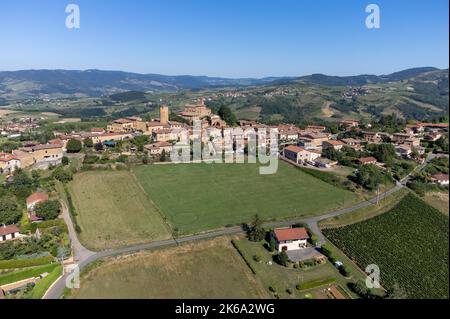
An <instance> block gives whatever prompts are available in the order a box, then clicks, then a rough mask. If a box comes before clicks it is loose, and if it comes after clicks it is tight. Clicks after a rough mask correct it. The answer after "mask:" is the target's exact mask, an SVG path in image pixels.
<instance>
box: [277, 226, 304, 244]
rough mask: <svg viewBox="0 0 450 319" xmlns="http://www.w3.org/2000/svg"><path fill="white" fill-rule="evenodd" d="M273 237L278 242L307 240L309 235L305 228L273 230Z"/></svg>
mask: <svg viewBox="0 0 450 319" xmlns="http://www.w3.org/2000/svg"><path fill="white" fill-rule="evenodd" d="M274 233H275V236H276V237H277V239H278V240H279V241H284V240H298V239H308V238H309V235H308V232H307V231H306V228H304V227H301V228H276V229H275V230H274Z"/></svg>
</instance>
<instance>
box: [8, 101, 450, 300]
mask: <svg viewBox="0 0 450 319" xmlns="http://www.w3.org/2000/svg"><path fill="white" fill-rule="evenodd" d="M170 118H171V111H170V108H169V107H168V106H166V105H160V106H159V118H154V119H151V120H149V121H146V120H144V119H143V118H141V117H138V116H131V117H126V118H119V119H115V120H112V121H111V122H110V123H109V124H108V125H107V126H106V127H93V128H91V129H90V131H73V132H71V133H63V132H58V131H57V130H55V131H53V136H51V138H50V139H49V140H48V142H47V143H39V142H38V141H23V142H22V143H21V146H20V147H17V148H15V149H13V150H11V152H9V153H7V152H2V153H0V171H1V173H2V174H3V175H4V176H5V182H4V183H5V185H6V187H13V188H14V187H17V183H22V181H21V180H22V179H25V180H26V179H27V178H28V177H24V176H25V175H26V173H24V172H29V171H32V172H33V174H32V176H33V177H34V176H36V180H39V175H40V176H43V175H44V176H48V177H47V178H50V179H52V178H54V179H55V180H56V181H57V183H60V182H61V183H65V182H67V181H68V180H71V179H72V174H73V173H75V172H76V171H77V169H78V168H73V171H71V169H72V168H70V169H67V168H64V167H72V163H74V162H77V163H78V164H77V165H81V167H82V169H84V170H89V169H107V170H110V169H114V168H117V167H119V168H120V165H122V166H124V165H134V164H141V165H142V164H144V165H145V164H153V163H154V164H161V163H164V164H170V162H171V158H170V154H171V152H172V150H173V149H174V147H176V146H177V144H179V143H180V141H182V140H183V139H185V138H186V136H185V135H184V134H186V132H187V133H188V141H187V142H186V141H185V142H184V143H185V144H184V145H185V147H187V148H188V149H190V150H191V147H193V145H194V143H195V142H196V141H197V142H200V143H201V147H202V148H205V147H207V146H208V145H209V147H212V148H214V149H215V151H216V152H217V153H219V154H223V156H227V155H228V156H230V154H231V156H233V155H234V156H235V157H236V158H237V157H238V156H248V155H249V154H250V151H251V150H249V145H250V144H251V139H252V137H253V135H252V134H255V136H256V137H257V142H258V145H263V149H266V150H267V152H272V150H271V149H270V146H273V145H274V142H275V143H276V144H275V145H276V146H277V148H276V150H275V155H276V156H277V157H278V158H279V159H280V160H282V161H284V162H285V163H287V164H288V165H292V166H294V167H300V168H306V169H309V170H313V171H318V172H333V171H342V170H347V171H348V173H349V174H353V176H354V177H352V178H353V179H352V182H354V183H356V184H359V185H360V187H362V188H364V189H367V190H368V191H373V190H375V188H376V187H377V186H378V185H379V184H380V183H384V182H381V180H376V179H377V178H380V176H384V177H383V180H384V181H388V180H394V181H397V182H401V181H402V180H403V179H404V178H405V177H406V176H409V175H410V174H411V173H412V172H413V171H414V169H415V168H416V167H418V166H419V165H422V164H423V163H424V162H425V161H426V160H427V156H428V154H431V153H437V156H438V157H437V159H438V160H439V156H441V155H442V154H445V150H440V149H439V148H436V145H439V141H440V140H441V139H443V138H445V136H446V135H447V134H448V124H446V123H444V124H442V123H422V122H415V123H408V124H406V125H405V126H404V127H402V128H401V131H400V132H393V133H388V132H386V131H383V129H382V127H380V126H379V125H378V124H377V123H367V122H364V123H363V122H361V121H359V120H342V121H340V122H339V123H337V125H335V127H336V128H335V129H330V127H329V126H327V125H323V124H310V125H306V126H304V127H302V128H301V127H299V126H297V125H294V124H279V125H267V124H263V123H258V122H257V121H251V120H238V121H237V126H232V125H229V124H228V123H227V122H226V121H225V119H224V118H221V117H220V116H219V115H216V114H214V113H213V112H212V110H211V109H210V108H209V107H207V106H206V105H205V102H204V100H203V99H202V98H201V99H199V100H197V101H196V103H194V104H188V105H186V106H185V108H184V109H183V110H181V111H180V112H179V113H178V114H177V116H176V119H177V121H173V120H170ZM31 122H33V123H34V121H31ZM194 124H197V125H198V124H200V128H201V131H200V132H198V130H196V129H195V128H194V127H193V125H194ZM14 125H15V126H14V127H13V130H15V131H21V130H22V127H18V126H17V125H19V126H20V125H23V130H22V132H26V131H27V130H29V129H30V127H29V125H30V121H23V122H18V123H15V124H14ZM9 127H11V126H9ZM35 127H36V124H33V127H32V129H34V128H35ZM236 129H237V130H236ZM229 130H236V131H237V132H239V133H238V134H233V135H231V140H230V136H228V137H227V135H226V133H225V132H227V131H229ZM274 132H275V133H276V135H275V141H274V135H273V133H274ZM261 133H263V134H261ZM271 133H272V134H271ZM261 136H262V138H263V139H264V140H261ZM230 142H231V144H230ZM226 143H228V146H227V145H226ZM230 145H231V147H230ZM191 151H192V150H191ZM259 152H261V150H259ZM439 153H442V154H439ZM272 155H273V153H272ZM69 163H71V164H70V165H71V166H67V165H69ZM438 164H439V163H436V167H438ZM447 165H448V164H447ZM45 171H48V172H49V174H50V175H49V174H46V173H38V172H45ZM24 174H25V175H24ZM426 174H428V175H427V176H425V177H424V176H422V175H420V176H417V177H414V178H412V181H413V184H412V185H411V186H410V187H411V188H413V187H417V185H431V184H433V185H436V187H438V188H439V187H440V188H445V187H448V183H449V181H448V173H446V172H445V170H443V171H439V170H438V171H435V172H431V173H426ZM36 183H37V184H38V185H32V184H30V186H29V193H30V192H31V194H30V195H28V196H27V197H25V198H24V197H23V196H17V198H23V200H24V203H23V205H24V207H26V213H25V214H23V215H22V216H21V217H20V218H18V219H17V218H16V219H10V220H11V221H14V222H13V223H10V224H8V223H3V225H1V226H0V242H2V243H5V242H13V241H22V242H23V244H20V245H19V246H20V247H22V246H23V245H26V242H27V238H39V240H41V238H42V236H43V234H47V233H49V232H55V231H56V230H55V229H58V233H59V232H61V231H62V233H61V234H60V235H58V236H56V239H55V238H53V237H51V238H52V239H51V240H52V243H53V244H52V245H53V246H51V247H52V248H51V249H53V251H52V250H51V249H50V252H51V255H45V254H44V256H46V258H49V257H50V258H58V260H61V261H63V264H64V265H71V264H72V263H73V262H74V256H73V253H71V252H70V248H69V247H70V243H69V241H68V233H67V230H64V229H66V226H65V224H64V222H63V220H62V219H57V217H58V215H60V214H61V212H62V207H61V205H60V203H59V197H60V196H61V193H60V192H59V191H58V192H57V191H55V190H56V188H58V187H59V189H61V187H63V186H58V185H61V184H58V185H56V186H55V185H53V184H51V185H50V186H49V185H48V184H47V183H48V180H47V179H46V180H45V182H44V183H40V185H39V182H36ZM414 183H415V184H414ZM427 183H428V184H427ZM8 185H9V186H8ZM55 187H56V188H55ZM65 187H66V186H65V185H64V188H65ZM64 193H65V195H64V196H66V197H67V198H70V194H69V192H68V191H67V190H65V192H64V191H63V194H64ZM68 205H69V206H71V207H72V208H71V210H75V207H74V206H73V203H72V202H71V199H69V201H68ZM19 219H20V221H19V223H17V220H19ZM72 221H73V222H74V225H75V227H76V228H77V229H79V226H78V224H77V217H76V216H72ZM24 225H28V226H27V227H24ZM255 227H256V226H255ZM255 227H254V228H253V230H252V229H250V233H251V232H252V231H253V232H256V233H258V232H259V234H257V235H256V236H257V237H258V236H259V237H260V238H259V239H258V240H262V239H263V238H267V243H266V244H265V245H266V246H267V245H268V247H270V249H269V251H270V252H272V253H271V254H269V255H267V251H266V252H264V250H260V248H257V247H253V248H251V249H258V251H259V252H260V254H261V255H267V257H265V258H269V257H270V256H273V257H270V258H273V259H274V260H275V261H276V262H278V263H279V264H281V265H284V266H287V265H288V264H289V265H294V266H295V267H300V268H302V267H303V268H304V267H306V268H307V269H309V267H312V266H314V265H323V264H326V261H327V260H328V259H330V258H331V259H330V260H331V262H332V265H333V266H334V267H335V268H336V269H337V271H338V272H339V273H341V274H343V276H344V277H343V278H344V279H342V280H344V281H345V280H346V279H345V278H346V276H347V272H349V270H348V262H345V264H344V263H343V262H342V260H343V259H342V258H339V259H337V258H335V257H333V258H332V257H331V256H330V253H329V252H328V253H327V248H326V246H323V244H324V242H323V241H320V240H318V239H317V234H316V233H314V232H313V231H312V230H311V229H310V228H309V227H308V225H301V226H292V225H288V226H283V227H275V228H274V229H273V230H271V231H269V232H268V233H265V231H263V230H262V229H260V228H258V229H256V228H255ZM258 227H260V226H258ZM30 230H31V231H30ZM261 232H264V233H263V235H262V237H261ZM249 236H253V235H251V234H250V235H249ZM43 238H47V235H45V236H44V237H43ZM49 238H50V237H49ZM236 245H244V247H245V245H246V244H245V243H242V241H240V244H236ZM236 247H237V246H236ZM21 249H23V248H21ZM44 250H47V251H49V250H48V248H45V249H44ZM38 251H39V249H38ZM51 256H53V257H51ZM255 258H256V257H255ZM258 258H260V257H258ZM47 261H48V260H47ZM270 263H271V261H267V262H266V264H267V265H270ZM299 265H300V266H299ZM52 269H53V271H56V272H57V271H59V268H52ZM48 275H49V274H48V272H45V276H48ZM39 282H45V281H44V278H43V277H42V276H41V277H40V278H32V279H31V280H30V281H26V282H20V283H13V284H9V285H4V286H3V287H2V289H3V291H5V292H8V293H9V294H10V293H14V294H18V295H22V294H26V293H27V290H26V289H25V288H24V287H28V286H24V285H25V284H32V285H33V287H34V285H38V283H39ZM343 285H344V284H339V285H331V286H329V287H328V288H327V289H325V290H321V291H319V290H317V291H316V292H315V293H317V294H319V295H320V294H322V295H323V296H329V297H330V298H333V299H344V298H348V297H349V296H351V295H352V293H349V292H348V290H346V289H343V288H342V287H343ZM344 286H345V285H344ZM2 289H0V291H2ZM24 289H25V290H24ZM2 293H3V292H2Z"/></svg>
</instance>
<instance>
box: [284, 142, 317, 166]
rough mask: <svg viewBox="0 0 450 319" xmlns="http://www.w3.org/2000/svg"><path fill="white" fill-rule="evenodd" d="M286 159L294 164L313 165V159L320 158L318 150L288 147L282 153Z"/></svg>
mask: <svg viewBox="0 0 450 319" xmlns="http://www.w3.org/2000/svg"><path fill="white" fill-rule="evenodd" d="M283 154H284V156H285V157H286V158H288V159H290V160H291V161H293V162H295V163H297V164H298V163H305V162H308V163H313V162H314V160H315V159H317V158H319V157H320V156H321V152H320V151H319V150H307V149H305V148H304V147H301V146H295V145H290V146H288V147H286V148H285V149H284V151H283Z"/></svg>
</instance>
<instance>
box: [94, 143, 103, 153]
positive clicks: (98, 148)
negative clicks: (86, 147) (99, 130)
mask: <svg viewBox="0 0 450 319" xmlns="http://www.w3.org/2000/svg"><path fill="white" fill-rule="evenodd" d="M94 148H95V150H96V151H97V152H101V151H103V144H102V143H100V142H99V143H96V144H95V145H94Z"/></svg>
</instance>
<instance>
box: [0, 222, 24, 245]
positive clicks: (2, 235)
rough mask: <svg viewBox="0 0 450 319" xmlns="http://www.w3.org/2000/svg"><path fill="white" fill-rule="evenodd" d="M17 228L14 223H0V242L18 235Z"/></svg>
mask: <svg viewBox="0 0 450 319" xmlns="http://www.w3.org/2000/svg"><path fill="white" fill-rule="evenodd" d="M19 233H20V231H19V228H17V226H16V225H8V226H6V225H0V242H4V241H7V240H12V239H16V238H18V237H20V234H19Z"/></svg>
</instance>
